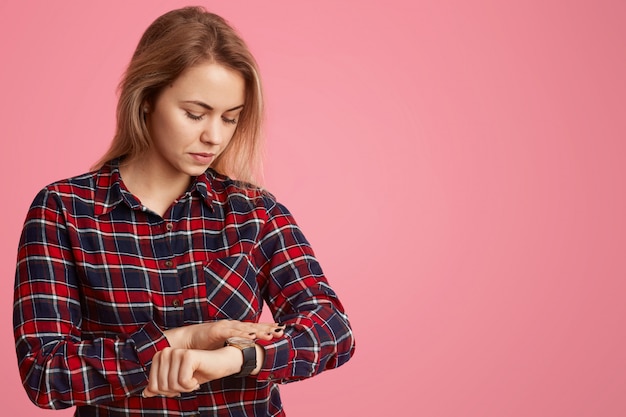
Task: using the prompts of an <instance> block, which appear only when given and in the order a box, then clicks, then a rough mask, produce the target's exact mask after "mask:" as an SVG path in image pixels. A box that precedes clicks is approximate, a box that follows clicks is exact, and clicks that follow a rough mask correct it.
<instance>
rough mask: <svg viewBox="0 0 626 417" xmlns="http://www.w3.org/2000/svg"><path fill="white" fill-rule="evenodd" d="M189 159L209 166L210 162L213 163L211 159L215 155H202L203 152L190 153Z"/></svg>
mask: <svg viewBox="0 0 626 417" xmlns="http://www.w3.org/2000/svg"><path fill="white" fill-rule="evenodd" d="M190 155H191V157H192V158H193V159H194V160H195V161H197V162H198V163H200V164H202V165H209V164H210V163H211V161H213V157H214V156H215V154H212V153H204V152H194V153H190Z"/></svg>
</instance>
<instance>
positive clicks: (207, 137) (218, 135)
mask: <svg viewBox="0 0 626 417" xmlns="http://www.w3.org/2000/svg"><path fill="white" fill-rule="evenodd" d="M220 122H221V119H218V120H211V121H210V122H209V123H208V124H207V126H206V127H205V129H204V130H203V131H202V135H201V136H200V140H201V141H202V142H204V143H210V144H214V145H219V144H221V143H222V141H223V139H224V138H223V137H222V129H221V126H220V124H219V123H220Z"/></svg>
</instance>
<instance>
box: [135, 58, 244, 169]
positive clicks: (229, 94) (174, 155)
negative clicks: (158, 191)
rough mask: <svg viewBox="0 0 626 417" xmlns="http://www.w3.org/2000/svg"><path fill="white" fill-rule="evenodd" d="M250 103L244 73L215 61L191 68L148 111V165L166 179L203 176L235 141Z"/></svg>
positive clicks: (164, 90)
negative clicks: (241, 118)
mask: <svg viewBox="0 0 626 417" xmlns="http://www.w3.org/2000/svg"><path fill="white" fill-rule="evenodd" d="M244 99H245V81H244V79H243V77H242V76H241V74H239V73H238V72H236V71H233V70H231V69H229V68H226V67H224V66H222V65H219V64H216V63H209V62H207V63H202V64H198V65H196V66H193V67H191V68H188V69H187V70H186V71H184V72H183V73H182V74H181V75H180V76H179V77H178V78H177V79H176V80H174V82H173V83H172V84H170V85H169V86H167V87H165V88H164V89H163V91H161V93H160V94H159V95H158V97H157V98H156V100H155V102H154V104H153V107H151V108H150V107H148V113H147V114H146V126H147V128H148V131H149V132H150V137H151V139H152V147H151V148H150V149H149V150H148V151H147V153H146V155H144V156H143V158H142V160H143V161H142V162H144V163H148V164H150V166H151V167H152V168H156V169H157V170H159V171H160V174H161V175H171V176H179V175H187V176H197V175H200V174H202V173H203V172H204V171H205V170H206V169H207V168H208V167H209V165H211V162H213V161H214V160H215V158H216V157H217V156H218V155H219V154H220V153H221V152H222V151H223V150H224V149H225V148H226V146H227V145H228V143H229V142H230V139H231V138H232V136H233V133H234V132H235V128H236V127H237V122H238V119H239V114H240V113H241V110H242V108H243V105H244Z"/></svg>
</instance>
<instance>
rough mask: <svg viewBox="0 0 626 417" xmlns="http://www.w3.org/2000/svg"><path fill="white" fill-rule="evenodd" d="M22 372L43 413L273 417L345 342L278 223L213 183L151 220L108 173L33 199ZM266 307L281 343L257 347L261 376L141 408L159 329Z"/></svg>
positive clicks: (19, 316)
mask: <svg viewBox="0 0 626 417" xmlns="http://www.w3.org/2000/svg"><path fill="white" fill-rule="evenodd" d="M14 300H15V302H14V314H13V320H14V334H15V340H16V350H17V356H18V362H19V370H20V374H21V377H22V380H23V383H24V387H25V389H26V391H27V393H28V395H29V397H30V398H31V400H32V401H33V402H34V403H35V404H37V405H38V406H40V407H43V408H52V409H57V408H66V407H71V406H77V409H76V415H78V416H165V415H167V416H192V415H202V416H281V415H284V411H283V407H282V403H281V400H280V396H279V392H278V385H277V384H278V383H283V382H289V381H295V380H298V379H302V378H307V377H310V376H313V375H315V374H317V373H319V372H321V371H323V370H325V369H330V368H334V367H337V366H339V365H341V364H342V363H344V362H346V361H347V360H348V359H349V358H350V356H351V355H352V353H353V349H354V340H353V336H352V331H351V329H350V325H349V323H348V320H347V317H346V315H345V313H344V310H343V307H342V305H341V303H340V301H339V300H338V299H337V296H336V294H335V293H334V292H333V290H332V289H331V288H330V287H329V285H328V282H327V280H326V278H325V277H324V274H323V272H322V270H321V268H320V266H319V264H318V262H317V260H316V259H315V256H314V254H313V251H312V249H311V247H310V246H309V244H308V242H307V241H306V239H305V237H304V236H303V234H302V232H301V231H300V229H299V227H298V226H297V224H296V222H295V221H294V219H293V217H292V216H291V214H290V213H289V212H288V210H287V209H286V208H285V207H284V206H282V205H281V204H279V203H277V202H276V200H275V199H274V198H273V197H272V196H271V195H269V194H268V193H263V192H261V191H260V190H258V189H248V188H242V187H239V186H238V185H237V184H236V183H235V182H233V181H231V180H230V179H228V178H226V177H223V176H221V175H219V174H217V173H215V172H213V171H211V170H208V171H207V172H206V173H205V174H203V175H201V176H199V177H197V178H196V179H195V181H194V182H193V184H192V185H191V186H190V188H189V190H188V191H187V192H186V193H185V194H184V195H183V196H181V197H180V198H179V199H178V200H176V201H175V202H174V204H173V205H172V206H171V207H170V209H169V210H168V211H167V213H166V214H165V215H164V217H163V218H162V217H161V216H158V215H156V214H155V213H153V212H151V211H150V210H147V209H145V208H144V207H143V206H142V205H141V204H140V202H139V201H138V200H137V199H136V198H135V197H134V196H133V195H132V194H131V193H130V192H129V191H128V190H127V189H126V188H125V186H124V184H123V182H122V180H121V178H120V175H119V171H118V166H117V162H116V161H113V162H111V163H110V164H108V165H106V166H104V167H103V168H102V169H101V170H99V171H98V172H93V173H89V174H85V175H83V176H79V177H75V178H71V179H68V180H64V181H60V182H56V183H54V184H51V185H49V186H48V187H46V188H45V189H43V190H42V191H41V192H40V193H39V194H38V195H37V196H36V198H35V200H34V202H33V203H32V205H31V207H30V210H29V212H28V215H27V218H26V221H25V223H24V229H23V233H22V237H21V240H20V245H19V251H18V261H17V269H16V282H15V297H14ZM264 303H267V305H268V306H269V308H270V310H271V312H272V314H273V316H274V320H276V321H277V322H281V323H285V324H287V330H286V331H285V336H284V337H282V338H280V339H277V340H274V341H271V342H259V343H261V344H262V345H263V347H264V348H265V351H266V359H265V362H264V365H263V369H262V370H261V372H260V374H259V375H257V376H255V377H247V378H223V379H220V380H217V381H212V382H210V383H207V384H204V385H202V387H201V388H200V390H198V391H196V392H193V393H188V394H183V395H182V396H181V397H180V398H175V399H174V398H164V397H156V398H142V397H141V395H140V394H141V392H142V391H143V388H144V387H145V386H146V384H147V379H148V375H149V369H150V364H151V359H152V356H153V355H154V354H155V353H156V352H157V351H159V350H161V349H163V348H165V347H166V346H168V343H167V340H166V339H165V337H164V335H163V330H166V329H169V328H175V327H180V326H184V325H189V324H196V323H202V322H207V321H213V320H221V319H236V320H243V321H258V320H259V316H260V313H261V309H262V308H263V305H264Z"/></svg>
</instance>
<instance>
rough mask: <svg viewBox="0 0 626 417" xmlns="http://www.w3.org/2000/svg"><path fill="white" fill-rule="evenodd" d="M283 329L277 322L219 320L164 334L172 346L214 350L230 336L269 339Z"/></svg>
mask: <svg viewBox="0 0 626 417" xmlns="http://www.w3.org/2000/svg"><path fill="white" fill-rule="evenodd" d="M284 329H285V326H284V325H282V326H281V325H279V324H278V323H250V322H243V321H238V320H219V321H215V322H211V323H202V324H193V325H190V326H183V327H178V328H175V329H169V330H166V331H165V332H164V334H165V337H166V338H167V341H168V342H169V344H170V346H171V347H173V348H182V349H200V350H216V349H219V348H221V347H223V346H224V343H226V339H228V338H230V337H243V338H246V339H250V340H255V339H261V340H271V339H273V338H275V337H281V336H283V334H284Z"/></svg>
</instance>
